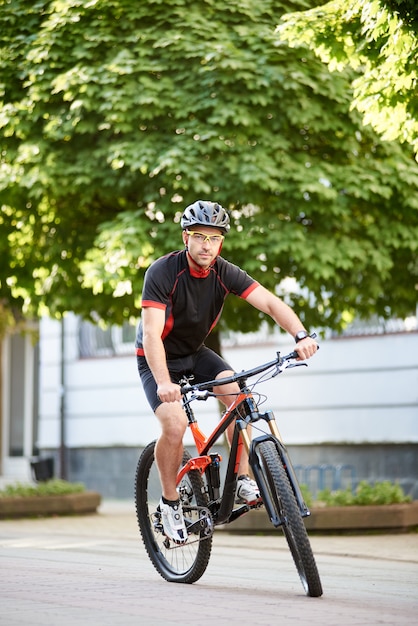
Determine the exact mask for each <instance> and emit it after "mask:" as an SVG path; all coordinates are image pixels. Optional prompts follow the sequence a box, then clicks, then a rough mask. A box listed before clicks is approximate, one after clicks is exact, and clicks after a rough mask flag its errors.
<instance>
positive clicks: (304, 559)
mask: <svg viewBox="0 0 418 626" xmlns="http://www.w3.org/2000/svg"><path fill="white" fill-rule="evenodd" d="M256 454H257V459H258V464H259V474H260V481H261V482H262V483H263V485H261V484H260V485H259V487H260V490H261V493H263V491H264V490H267V491H266V493H267V494H268V495H269V499H270V501H271V502H272V503H273V505H274V507H275V509H276V513H277V515H278V516H279V517H280V518H281V519H282V520H284V522H283V524H282V526H281V528H282V530H283V533H284V535H285V537H286V540H287V543H288V546H289V548H290V552H291V553H292V557H293V560H294V562H295V565H296V569H297V571H298V574H299V576H300V579H301V581H302V585H303V588H304V589H305V591H306V593H307V595H309V596H312V597H319V596H322V585H321V580H320V578H319V573H318V569H317V567H316V562H315V558H314V555H313V553H312V548H311V544H310V541H309V537H308V533H307V532H306V528H305V525H304V523H303V519H302V516H301V514H300V510H299V507H298V505H297V502H296V498H295V496H294V493H293V490H292V487H291V486H290V482H289V479H288V476H287V473H286V470H285V468H284V467H283V463H282V460H281V458H280V455H279V453H278V451H277V448H276V446H275V445H274V443H273V442H272V441H263V442H262V443H260V444H259V445H258V446H257V447H256Z"/></svg>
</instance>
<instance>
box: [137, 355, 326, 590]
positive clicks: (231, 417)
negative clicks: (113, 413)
mask: <svg viewBox="0 0 418 626" xmlns="http://www.w3.org/2000/svg"><path fill="white" fill-rule="evenodd" d="M297 358H298V354H297V352H291V353H290V354H288V355H286V356H283V357H282V356H280V353H279V352H277V353H276V358H275V359H274V360H273V361H270V362H268V363H264V364H262V365H259V366H258V367H255V368H253V369H249V370H246V371H241V372H239V373H235V374H233V375H231V376H228V377H226V378H223V379H220V380H211V381H208V382H205V383H199V384H193V383H192V377H189V378H187V377H185V378H184V379H183V380H182V381H180V385H181V391H182V398H183V400H182V401H183V407H184V410H185V412H186V415H187V418H188V425H189V428H190V430H191V432H192V435H193V439H194V442H195V446H196V449H197V453H198V454H197V456H195V457H191V455H190V453H189V452H188V451H187V450H186V449H185V451H184V455H183V463H182V466H181V467H180V468H179V473H178V476H177V485H178V491H179V496H180V500H181V502H182V506H183V513H184V519H185V524H186V528H187V533H188V540H187V542H186V543H184V544H181V545H178V544H176V543H174V542H172V541H170V540H169V539H168V538H167V537H166V536H165V535H164V531H163V525H162V522H161V514H160V513H159V510H158V509H157V506H158V503H159V500H160V496H161V485H160V480H159V475H158V470H157V467H156V463H155V458H154V447H155V443H156V442H155V441H153V442H151V443H150V444H148V446H146V448H145V449H144V451H143V452H142V454H141V457H140V459H139V461H138V465H137V469H136V476H135V505H136V516H137V521H138V525H139V530H140V533H141V535H142V539H143V542H144V545H145V549H146V551H147V553H148V556H149V558H150V560H151V562H152V563H153V565H154V567H155V569H156V570H157V571H158V573H159V574H160V575H161V576H162V577H163V578H164V579H165V580H167V581H169V582H179V583H194V582H196V581H197V580H199V578H200V577H201V576H202V575H203V574H204V572H205V570H206V568H207V566H208V563H209V559H210V554H211V549H212V538H213V532H214V529H215V527H216V526H218V525H220V524H229V523H232V522H233V521H235V520H236V519H238V518H239V517H240V516H241V515H244V514H246V513H248V512H249V511H250V510H251V509H254V508H259V507H260V506H264V507H265V509H266V511H267V514H268V516H269V519H270V521H271V523H272V525H273V526H274V527H275V528H281V529H282V531H283V533H284V535H285V537H286V540H287V543H288V546H289V549H290V552H291V554H292V557H293V560H294V563H295V565H296V569H297V572H298V574H299V577H300V579H301V582H302V585H303V588H304V590H305V592H306V594H307V595H308V596H311V597H319V596H321V595H322V585H321V580H320V577H319V573H318V569H317V566H316V562H315V558H314V555H313V552H312V548H311V544H310V541H309V537H308V534H307V531H306V528H305V524H304V522H303V518H304V517H307V516H308V515H310V511H309V509H308V507H307V505H306V504H305V502H304V499H303V496H302V493H301V490H300V487H299V484H298V481H297V478H296V475H295V472H294V470H293V467H292V463H291V460H290V458H289V454H288V452H287V450H286V447H285V445H284V443H283V440H282V438H281V436H280V433H279V429H278V427H277V424H276V420H275V417H274V415H273V412H272V411H269V410H268V411H265V412H261V411H260V409H259V405H258V404H257V401H256V400H255V397H254V395H253V390H254V387H255V386H256V385H257V384H258V383H260V382H262V381H264V380H268V379H270V378H273V377H274V376H277V375H278V374H280V373H282V372H283V371H284V370H285V369H288V368H292V367H296V366H299V365H306V363H304V362H295V359H297ZM258 374H263V376H260V378H259V379H258V381H256V382H255V383H253V384H252V386H251V387H250V386H248V385H247V379H248V378H251V377H254V376H257V375H258ZM232 382H237V383H238V385H239V389H240V391H239V393H238V394H237V397H236V399H235V400H234V402H233V403H232V404H231V405H230V406H229V407H228V409H226V411H225V412H224V413H223V415H222V416H221V419H220V421H219V422H218V424H217V426H216V427H215V428H214V430H213V432H212V433H211V434H210V435H209V436H205V434H204V433H203V432H202V430H201V429H200V427H199V424H198V421H197V419H196V416H195V414H194V412H193V410H192V407H191V403H192V402H193V401H194V400H201V401H205V400H207V399H208V398H209V397H216V394H215V393H214V392H213V390H212V389H213V387H219V386H221V385H223V384H228V383H232ZM234 421H235V427H234V434H233V438H232V442H231V447H230V453H229V458H228V463H227V467H226V474H225V477H224V479H223V481H221V474H220V464H221V461H222V458H221V456H220V454H218V453H214V452H211V449H212V448H213V446H214V445H215V444H216V442H218V441H219V439H220V438H221V436H222V435H223V434H224V432H225V430H226V429H227V427H228V426H229V425H230V424H231V423H232V422H234ZM260 421H261V422H265V423H266V424H267V425H268V429H266V430H267V431H268V432H264V431H262V434H261V435H259V436H257V437H253V438H250V436H249V433H248V431H247V428H248V426H249V425H250V424H251V425H253V430H254V429H255V428H256V427H254V424H255V423H257V422H260ZM244 447H245V449H246V451H247V453H248V455H249V464H250V467H251V469H252V471H253V474H254V478H255V480H256V482H257V485H258V488H259V490H260V494H261V497H262V503H260V502H257V503H255V504H253V505H248V504H241V505H238V506H236V504H235V493H236V486H237V478H238V468H239V462H240V458H241V454H242V453H243V448H244ZM222 482H223V485H221V483H222Z"/></svg>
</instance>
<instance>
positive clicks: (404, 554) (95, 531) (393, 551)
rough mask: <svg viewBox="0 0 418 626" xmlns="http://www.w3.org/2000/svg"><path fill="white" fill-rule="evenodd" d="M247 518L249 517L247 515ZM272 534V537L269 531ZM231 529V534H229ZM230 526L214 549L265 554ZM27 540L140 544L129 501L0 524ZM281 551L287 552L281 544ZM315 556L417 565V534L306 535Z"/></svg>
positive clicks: (263, 542) (263, 543)
mask: <svg viewBox="0 0 418 626" xmlns="http://www.w3.org/2000/svg"><path fill="white" fill-rule="evenodd" d="M248 515H251V513H249V514H248ZM271 528H272V532H273V533H275V531H274V529H273V527H271ZM229 529H231V530H229ZM232 529H233V525H231V526H230V527H228V526H224V527H223V528H222V529H220V528H218V529H216V530H215V537H214V542H215V544H216V545H218V546H222V545H224V546H229V547H237V548H239V547H246V548H247V549H248V548H251V547H252V546H254V549H256V550H269V549H270V548H271V536H269V535H268V534H265V535H263V534H260V533H257V534H253V535H252V534H240V533H237V532H236V531H233V530H232ZM14 531H15V532H16V533H18V534H19V535H21V534H22V533H23V534H25V535H28V536H33V535H36V536H40V535H41V536H52V535H54V536H59V535H61V534H62V535H76V536H78V537H80V538H81V537H84V538H87V537H95V538H114V539H116V538H123V539H126V540H133V541H137V540H139V541H141V539H140V535H139V530H138V526H137V522H136V516H135V505H134V502H133V500H132V501H130V500H105V501H103V502H102V504H101V505H100V507H99V509H98V512H97V513H96V514H93V515H84V516H83V515H82V516H64V517H47V518H37V519H20V520H2V521H0V538H1V536H2V535H3V536H4V535H10V533H12V534H13V532H14ZM278 536H279V538H280V540H283V549H284V550H287V549H288V548H287V546H286V544H285V540H284V538H283V537H282V534H281V533H280V532H279V533H278ZM309 536H310V540H311V544H312V549H313V551H314V553H315V554H317V555H319V554H322V555H335V556H350V557H362V558H369V559H383V560H390V561H402V562H410V563H418V533H412V532H411V533H405V534H383V533H373V534H372V533H370V534H367V533H366V534H356V535H353V534H327V535H325V534H320V535H319V534H315V533H312V532H311V533H309Z"/></svg>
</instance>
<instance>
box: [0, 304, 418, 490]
mask: <svg viewBox="0 0 418 626" xmlns="http://www.w3.org/2000/svg"><path fill="white" fill-rule="evenodd" d="M39 337H40V339H39V344H38V346H33V347H32V354H27V355H26V358H27V361H28V362H29V361H30V362H32V363H38V367H35V366H34V365H32V366H31V367H32V370H33V372H32V375H30V374H28V375H27V378H26V379H25V381H23V382H22V383H17V382H15V383H14V385H13V383H12V381H13V380H15V381H16V380H17V379H18V378H19V371H20V373H21V372H22V369H20V370H19V368H18V365H17V364H16V358H15V360H14V361H13V363H14V364H12V366H10V364H9V362H8V359H10V347H9V348H7V350H6V351H5V349H3V363H4V365H3V369H4V371H6V378H5V380H6V384H7V385H8V388H7V390H6V394H3V395H4V399H3V420H2V430H3V438H2V441H3V447H2V473H3V476H5V477H6V478H7V475H8V474H9V475H10V474H11V473H13V471H14V472H15V474H16V471H17V469H18V468H19V472H20V476H19V477H20V478H23V477H24V476H23V474H24V473H25V472H26V473H27V474H28V477H30V470H29V469H28V468H29V465H30V463H29V457H30V456H31V455H33V454H34V453H39V454H41V455H43V456H49V457H52V458H53V459H54V467H55V474H56V475H60V476H62V477H64V478H67V479H68V480H71V481H81V482H83V483H85V484H86V486H87V487H88V488H91V489H95V490H98V491H100V492H101V494H102V495H103V497H109V498H130V497H132V496H133V489H134V474H135V467H136V463H137V459H138V457H139V454H140V452H141V450H142V449H143V447H144V446H145V445H146V444H147V443H148V442H149V441H151V440H152V439H155V438H156V437H157V436H158V432H159V429H158V423H157V420H156V419H155V417H154V416H153V415H152V413H151V411H150V409H149V407H148V404H147V401H146V399H145V396H144V393H143V390H142V387H141V384H140V380H139V377H138V373H137V369H136V360H135V356H134V350H133V329H120V328H119V329H109V330H108V331H106V332H102V331H100V330H99V329H97V328H96V327H94V326H92V325H89V324H86V323H83V322H81V321H80V319H78V318H77V317H76V316H74V315H67V316H66V317H65V319H64V321H63V322H57V321H53V320H50V319H47V318H45V319H42V320H41V322H40V333H39ZM320 343H321V347H320V350H319V352H318V353H317V355H316V356H315V357H314V358H313V359H311V360H310V361H309V362H308V367H299V368H295V369H291V370H287V371H285V372H284V373H283V374H281V375H280V376H278V377H276V378H273V379H271V380H269V381H267V382H265V383H262V384H261V385H259V386H258V387H257V392H259V393H260V394H264V395H265V396H267V399H266V401H265V402H264V404H263V405H262V406H263V410H264V409H267V408H269V409H272V410H273V411H274V413H275V415H276V418H277V421H278V424H279V429H280V431H281V434H282V436H283V439H284V441H285V443H286V445H287V447H288V449H289V452H290V455H291V458H292V460H293V463H294V465H295V466H296V470H297V473H298V475H299V479H300V481H301V482H304V483H306V484H308V486H309V487H310V489H311V490H312V491H313V492H315V491H316V490H317V489H319V488H322V487H324V486H329V487H331V488H332V487H334V488H342V487H345V486H349V485H350V486H355V484H356V483H357V482H358V481H359V480H368V481H370V482H372V481H381V480H390V481H399V482H400V484H401V485H402V486H403V487H404V489H405V491H406V492H407V493H410V494H412V495H413V497H414V498H418V332H417V331H416V330H413V331H409V332H407V331H403V332H395V333H385V334H376V335H363V336H358V335H356V336H351V337H344V338H332V337H329V338H327V339H325V340H321V342H320ZM25 345H26V344H25ZM291 349H292V340H291V338H290V337H289V336H287V335H285V334H283V333H276V334H274V335H269V334H268V333H267V332H266V333H265V334H264V335H262V334H260V333H259V334H257V336H256V337H255V338H254V337H251V336H250V337H246V336H243V337H240V338H238V339H237V340H236V341H234V339H233V338H226V340H225V342H224V347H223V354H224V356H225V357H226V359H227V360H228V361H229V362H230V364H231V366H232V367H233V368H234V369H236V370H239V369H247V368H250V367H254V366H256V365H258V364H261V363H263V362H264V361H269V360H272V359H273V358H274V356H275V353H276V351H277V350H280V351H282V352H289V351H290V350H291ZM16 350H17V351H18V352H19V350H20V352H21V355H22V354H23V352H24V351H25V350H29V348H28V347H26V348H23V347H22V346H20V347H17V348H16ZM38 351H39V353H38ZM6 352H7V353H6ZM38 354H39V355H38ZM31 367H29V366H28V365H27V364H26V365H25V366H24V367H23V371H26V370H25V368H27V369H28V371H29V370H30V369H31ZM7 372H8V374H7ZM38 374H39V381H38ZM23 387H28V392H27V398H26V399H25V400H23V399H21V400H20V401H19V393H18V391H17V390H18V389H19V388H23ZM13 389H14V390H15V391H14V396H13ZM31 394H32V405H31V406H30V404H31V403H30V401H29V400H28V398H29V397H30V395H31ZM12 396H13V397H14V400H13V402H12V403H11V397H12ZM7 397H9V400H7ZM5 398H6V399H5ZM19 402H20V404H19ZM13 403H14V404H13ZM22 403H23V404H22ZM25 403H26V405H25ZM198 404H199V406H198V407H197V408H196V410H197V413H198V415H199V416H200V417H201V421H200V424H201V427H202V429H203V431H204V432H209V431H210V429H211V427H213V426H214V424H215V423H216V420H217V419H219V412H218V405H217V403H216V401H214V400H210V401H208V402H206V403H198ZM12 405H13V407H14V408H12ZM24 406H26V409H24ZM31 407H32V408H31ZM22 411H23V412H24V415H25V417H24V419H23V421H22V419H20V422H19V424H20V425H19V427H15V426H13V425H15V424H16V423H17V421H19V417H18V416H19V415H20V412H22ZM35 415H36V419H35V417H34V416H35ZM29 430H30V432H29ZM12 431H13V433H14V434H13V437H11V435H12ZM15 431H16V432H15ZM17 433H18V434H17ZM19 437H20V439H21V440H22V441H23V442H26V443H23V447H19V446H15V448H14V449H13V450H11V451H10V449H8V448H7V446H6V445H5V441H6V440H7V441H8V442H10V441H11V440H12V439H13V440H14V441H18V439H19ZM189 444H191V438H190V435H189V434H187V435H186V445H189ZM9 448H10V446H9ZM219 451H220V452H221V453H222V446H221V447H220V448H219ZM224 454H225V453H224ZM13 459H14V462H13Z"/></svg>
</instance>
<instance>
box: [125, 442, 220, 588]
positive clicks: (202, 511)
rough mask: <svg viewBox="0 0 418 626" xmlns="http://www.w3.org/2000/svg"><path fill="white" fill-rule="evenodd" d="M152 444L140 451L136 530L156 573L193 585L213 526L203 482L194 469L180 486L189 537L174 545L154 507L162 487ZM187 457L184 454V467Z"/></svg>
mask: <svg viewBox="0 0 418 626" xmlns="http://www.w3.org/2000/svg"><path fill="white" fill-rule="evenodd" d="M154 448H155V441H154V442H152V443H150V444H149V445H148V446H147V447H146V448H145V449H144V451H143V453H142V455H141V457H140V459H139V461H138V465H137V469H136V476H135V506H136V516H137V520H138V525H139V530H140V532H141V535H142V539H143V542H144V545H145V549H146V551H147V553H148V556H149V558H150V559H151V561H152V563H153V565H154V567H155V569H156V570H157V572H158V573H159V574H160V575H161V576H162V577H163V578H165V580H168V581H169V582H178V583H194V582H196V580H199V578H200V577H201V576H202V575H203V574H204V572H205V570H206V568H207V566H208V563H209V558H210V553H211V549H212V525H211V521H212V520H211V516H210V513H209V511H208V510H207V509H206V508H205V507H206V504H207V497H206V492H205V490H204V483H203V480H202V477H201V475H200V473H199V472H198V471H197V470H191V471H190V472H188V473H187V474H186V475H185V476H184V478H183V480H182V482H181V483H180V485H179V494H180V499H181V502H182V506H183V513H184V519H185V522H186V526H187V527H188V531H189V538H188V540H187V542H186V543H185V544H183V545H177V544H175V543H174V542H172V541H170V540H169V539H167V538H166V537H165V535H164V534H163V527H162V523H161V518H160V515H159V513H158V511H157V506H158V503H159V501H160V498H161V484H160V479H159V474H158V469H157V465H156V462H155V457H154ZM189 458H190V455H189V453H188V452H187V451H185V453H184V456H183V465H184V464H185V463H186V462H187V460H188V459H189Z"/></svg>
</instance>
